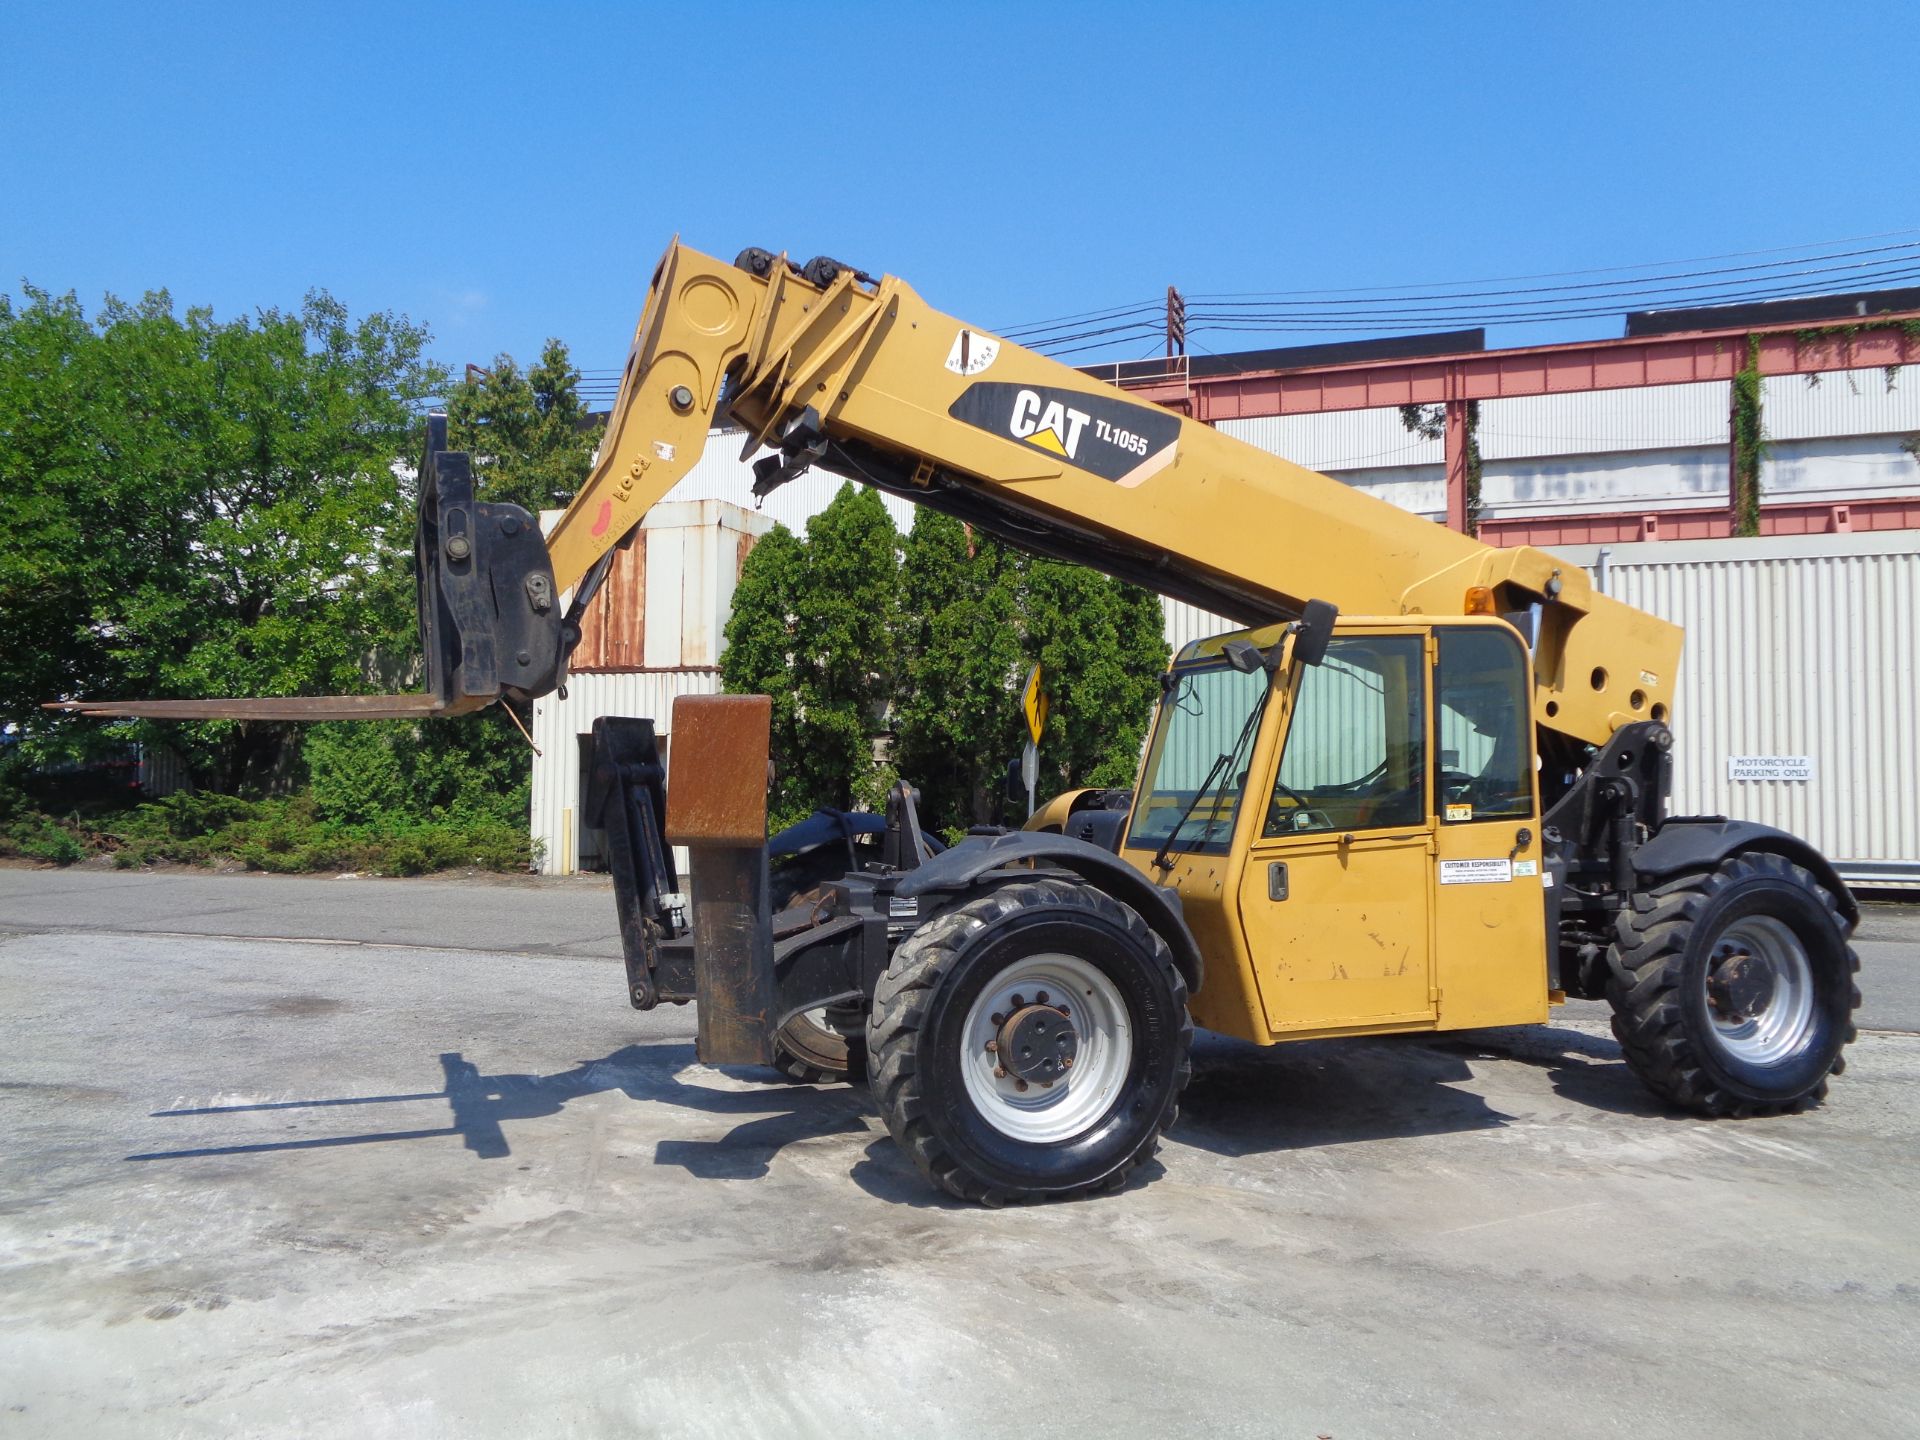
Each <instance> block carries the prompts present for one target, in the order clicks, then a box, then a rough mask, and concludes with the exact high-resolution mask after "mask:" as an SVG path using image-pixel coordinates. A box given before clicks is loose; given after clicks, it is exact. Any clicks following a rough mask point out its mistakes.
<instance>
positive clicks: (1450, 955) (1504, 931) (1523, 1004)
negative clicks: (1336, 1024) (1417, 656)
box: [1433, 620, 1550, 1030]
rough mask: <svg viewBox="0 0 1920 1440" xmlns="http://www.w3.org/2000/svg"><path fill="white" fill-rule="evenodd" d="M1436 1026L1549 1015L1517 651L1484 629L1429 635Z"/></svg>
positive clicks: (1522, 661)
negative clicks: (1434, 822) (1431, 645)
mask: <svg viewBox="0 0 1920 1440" xmlns="http://www.w3.org/2000/svg"><path fill="white" fill-rule="evenodd" d="M1434 657H1435V658H1434V683H1433V719H1434V751H1433V762H1434V791H1435V798H1436V805H1437V810H1438V821H1439V825H1438V832H1437V833H1438V845H1437V854H1436V857H1435V866H1434V882H1435V883H1434V892H1433V893H1434V921H1435V923H1434V936H1435V939H1434V946H1435V957H1434V966H1435V984H1436V986H1437V988H1438V990H1439V1028H1441V1029H1443V1030H1455V1029H1461V1028H1465V1027H1472V1026H1482V1025H1520V1024H1527V1023H1530V1022H1537V1021H1543V1020H1545V1019H1546V1018H1547V943H1548V940H1549V937H1548V935H1547V922H1546V896H1545V894H1544V891H1543V888H1542V887H1543V886H1544V885H1545V884H1546V883H1547V881H1548V879H1549V878H1550V877H1549V876H1547V874H1546V872H1545V867H1544V866H1543V865H1542V864H1541V853H1540V844H1541V841H1540V807H1539V783H1538V775H1537V773H1536V771H1537V767H1536V766H1535V763H1534V747H1533V711H1532V700H1533V683H1532V676H1531V674H1530V673H1529V668H1528V664H1527V654H1526V650H1525V649H1524V648H1523V647H1522V645H1521V643H1520V639H1519V637H1518V636H1517V635H1515V634H1514V633H1513V631H1512V630H1511V629H1509V628H1508V627H1507V626H1506V625H1504V624H1502V623H1500V622H1498V621H1494V620H1487V621H1481V622H1477V623H1456V624H1449V625H1441V626H1438V627H1436V628H1435V630H1434Z"/></svg>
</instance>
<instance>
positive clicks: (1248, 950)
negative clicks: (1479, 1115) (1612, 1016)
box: [1121, 616, 1548, 1040]
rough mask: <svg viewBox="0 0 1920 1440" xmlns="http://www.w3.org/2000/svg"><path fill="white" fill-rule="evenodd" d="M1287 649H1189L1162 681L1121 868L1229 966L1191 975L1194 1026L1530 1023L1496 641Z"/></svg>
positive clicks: (1538, 933)
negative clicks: (1180, 911) (1144, 880)
mask: <svg viewBox="0 0 1920 1440" xmlns="http://www.w3.org/2000/svg"><path fill="white" fill-rule="evenodd" d="M1300 634H1301V632H1300V630H1299V628H1298V627H1295V626H1270V627H1267V628H1264V629H1259V630H1250V631H1240V632H1235V633H1232V634H1228V635H1221V636H1216V637H1214V638H1211V639H1208V640H1202V641H1198V642H1195V643H1193V644H1190V645H1188V646H1186V647H1185V648H1184V649H1182V650H1181V652H1180V653H1179V655H1178V656H1176V657H1175V660H1174V663H1173V666H1172V668H1171V670H1170V671H1169V673H1168V676H1167V679H1166V682H1165V690H1164V694H1163V697H1162V700H1161V704H1160V711H1159V716H1158V719H1157V721H1156V724H1155V727H1154V734H1153V738H1152V741H1151V743H1150V745H1149V748H1148V751H1147V757H1146V762H1145V765H1144V766H1143V769H1142V784H1141V786H1140V788H1139V791H1138V793H1137V796H1136V799H1135V802H1134V807H1133V812H1132V814H1131V816H1130V817H1129V821H1128V825H1127V830H1126V834H1125V838H1124V840H1123V842H1122V849H1121V853H1122V855H1123V856H1124V857H1125V858H1126V859H1127V860H1128V861H1129V862H1130V863H1131V864H1133V865H1134V866H1135V867H1136V868H1138V869H1141V870H1142V871H1144V872H1145V873H1147V874H1148V875H1149V876H1151V877H1152V878H1154V879H1155V880H1156V881H1159V882H1160V883H1163V884H1168V885H1172V886H1174V887H1175V888H1177V889H1178V890H1179V891H1180V894H1181V898H1182V902H1183V907H1184V911H1185V914H1186V917H1187V920H1188V922H1189V924H1190V925H1191V926H1192V927H1193V929H1194V932H1195V934H1196V935H1197V936H1198V937H1199V938H1200V940H1201V943H1202V946H1203V948H1205V949H1206V950H1207V951H1208V953H1213V954H1225V953H1235V954H1237V955H1239V956H1242V957H1244V959H1245V961H1246V964H1245V965H1244V966H1232V965H1220V966H1217V967H1215V968H1214V969H1213V970H1212V971H1211V974H1210V978H1209V984H1208V985H1207V986H1206V987H1205V988H1204V989H1203V990H1202V991H1201V993H1200V994H1199V995H1198V996H1196V997H1195V1005H1194V1009H1195V1014H1196V1018H1198V1019H1199V1020H1200V1022H1201V1023H1202V1024H1204V1025H1207V1026H1208V1027H1210V1028H1214V1029H1219V1030H1224V1031H1226V1032H1227V1033H1230V1034H1235V1035H1239V1036H1242V1037H1244V1038H1248V1039H1255V1040H1272V1039H1280V1038H1291V1037H1296V1036H1300V1035H1306V1034H1314V1033H1327V1034H1331V1033H1342V1032H1345V1033H1352V1032H1355V1031H1380V1030H1394V1029H1451V1028H1458V1027H1461V1026H1468V1025H1475V1026H1477V1025H1505V1024H1517V1023H1522V1022H1525V1021H1534V1020H1543V1019H1545V1017H1546V1009H1547V970H1546V952H1547V935H1548V926H1547V906H1546V897H1545V894H1544V890H1545V885H1546V881H1545V879H1544V878H1543V875H1542V869H1541V863H1540V862H1541V854H1540V838H1539V836H1540V824H1539V797H1538V788H1537V784H1536V778H1535V769H1536V767H1535V760H1534V731H1533V724H1532V718H1531V713H1530V709H1529V706H1530V698H1531V694H1532V687H1531V676H1530V673H1529V661H1528V655H1527V650H1526V647H1525V645H1524V644H1523V643H1522V641H1521V638H1520V636H1519V634H1518V632H1516V631H1515V630H1514V628H1513V627H1512V626H1511V625H1510V624H1508V623H1507V622H1506V621H1504V620H1502V619H1499V618H1495V617H1491V616H1459V617H1446V618H1439V617H1432V616H1394V617H1390V618H1380V619H1373V618H1366V617H1342V618H1341V619H1340V620H1339V621H1338V622H1337V623H1336V624H1333V625H1332V626H1331V627H1330V633H1328V634H1327V636H1326V637H1325V641H1324V649H1323V650H1322V651H1321V653H1320V655H1319V657H1318V661H1317V663H1308V662H1307V660H1306V658H1305V657H1304V656H1303V655H1302V653H1301V650H1302V647H1301V645H1300V643H1299V642H1300ZM1250 652H1253V653H1257V654H1259V655H1260V656H1261V657H1263V660H1264V663H1261V664H1257V665H1251V666H1250V665H1248V663H1247V657H1248V654H1249V653H1250Z"/></svg>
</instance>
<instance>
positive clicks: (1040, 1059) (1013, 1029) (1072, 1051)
mask: <svg viewBox="0 0 1920 1440" xmlns="http://www.w3.org/2000/svg"><path fill="white" fill-rule="evenodd" d="M994 1041H995V1052H996V1054H997V1055H998V1056H999V1060H1000V1064H1001V1065H1002V1066H1004V1067H1005V1069H1006V1072H1007V1074H1009V1075H1011V1076H1013V1077H1014V1078H1015V1079H1016V1080H1024V1081H1027V1082H1028V1083H1029V1084H1035V1085H1051V1084H1053V1083H1054V1082H1055V1081H1056V1080H1060V1079H1063V1078H1064V1077H1065V1076H1066V1073H1067V1071H1069V1070H1071V1069H1072V1068H1073V1062H1074V1059H1075V1058H1076V1057H1077V1056H1078V1055H1079V1053H1080V1034H1079V1032H1078V1031H1077V1030H1075V1029H1074V1026H1073V1021H1072V1019H1071V1018H1070V1017H1069V1016H1068V1015H1067V1014H1066V1013H1065V1012H1063V1011H1061V1010H1058V1009H1056V1008H1055V1007H1053V1006H1051V1005H1027V1006H1024V1007H1022V1008H1021V1009H1019V1010H1016V1011H1014V1012H1013V1013H1012V1014H1011V1015H1009V1016H1007V1017H1006V1019H1005V1020H1003V1021H1002V1022H1001V1024H1000V1028H999V1030H998V1031H997V1032H995V1035H994Z"/></svg>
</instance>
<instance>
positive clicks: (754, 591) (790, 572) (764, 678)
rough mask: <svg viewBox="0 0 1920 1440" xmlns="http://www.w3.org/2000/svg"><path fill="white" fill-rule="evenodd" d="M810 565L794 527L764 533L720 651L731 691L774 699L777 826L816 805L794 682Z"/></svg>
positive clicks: (770, 803)
mask: <svg viewBox="0 0 1920 1440" xmlns="http://www.w3.org/2000/svg"><path fill="white" fill-rule="evenodd" d="M806 566H807V557H806V550H805V547H804V546H803V545H802V544H801V541H800V539H799V537H797V536H796V535H795V534H794V533H793V532H792V531H791V530H789V529H787V527H786V526H784V525H775V526H774V527H773V529H772V530H770V531H768V532H767V533H766V534H765V535H763V536H761V537H760V540H759V542H758V543H757V544H756V545H755V546H754V547H753V549H752V550H751V551H749V552H748V554H747V559H746V563H745V564H743V565H742V566H741V567H740V583H739V584H738V585H737V586H735V588H734V592H733V612H732V614H731V615H729V616H728V617H727V629H726V648H725V649H724V650H722V651H721V652H720V678H721V683H722V684H723V685H724V686H725V688H726V690H727V692H728V693H729V694H732V695H770V696H772V697H773V720H772V735H771V737H770V744H769V750H770V752H771V754H772V756H773V760H774V768H773V781H772V784H771V786H770V787H769V790H768V793H767V814H768V817H769V820H770V822H771V823H772V824H773V827H774V828H775V829H779V828H781V827H782V826H785V825H789V824H791V823H793V821H795V820H798V819H803V818H805V816H806V815H807V814H808V813H809V812H810V811H811V810H812V809H813V808H814V805H815V803H816V802H815V800H814V798H813V796H812V795H811V794H810V793H809V792H808V791H807V790H806V789H805V786H804V784H803V783H802V779H801V776H800V773H799V771H798V770H797V769H796V768H795V766H794V764H793V757H794V756H796V755H798V754H800V753H801V749H802V747H803V745H804V743H805V737H804V736H803V734H802V732H801V727H800V714H799V705H798V702H797V697H796V693H795V692H796V687H795V684H794V672H795V668H796V666H797V664H798V661H799V648H800V647H799V642H798V641H797V640H796V638H795V634H794V621H795V618H796V615H797V613H798V611H797V607H798V604H799V595H800V591H801V588H802V587H803V586H804V584H805V583H806Z"/></svg>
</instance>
